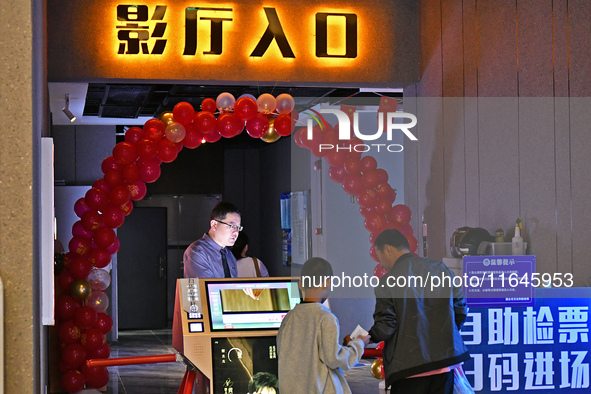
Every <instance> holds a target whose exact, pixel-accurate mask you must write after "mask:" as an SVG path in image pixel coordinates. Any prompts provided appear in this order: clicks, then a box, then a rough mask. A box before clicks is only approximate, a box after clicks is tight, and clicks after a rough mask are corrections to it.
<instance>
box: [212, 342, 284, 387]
mask: <svg viewBox="0 0 591 394" xmlns="http://www.w3.org/2000/svg"><path fill="white" fill-rule="evenodd" d="M211 351H212V358H213V360H212V361H213V392H214V393H223V394H242V393H247V392H249V391H248V384H249V382H250V381H251V379H252V377H253V376H254V375H256V374H272V375H274V376H275V377H277V342H276V339H275V337H274V336H270V337H250V338H243V337H237V338H212V339H211ZM255 380H256V379H255Z"/></svg>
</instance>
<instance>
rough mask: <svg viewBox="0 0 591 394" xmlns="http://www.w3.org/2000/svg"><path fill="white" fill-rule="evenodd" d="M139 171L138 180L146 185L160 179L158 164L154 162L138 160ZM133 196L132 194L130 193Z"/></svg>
mask: <svg viewBox="0 0 591 394" xmlns="http://www.w3.org/2000/svg"><path fill="white" fill-rule="evenodd" d="M137 166H138V168H139V169H140V180H141V181H143V182H146V183H153V182H156V181H157V180H158V178H160V174H161V170H160V164H159V163H158V162H157V161H155V160H143V159H142V160H138V164H137ZM132 194H133V193H132Z"/></svg>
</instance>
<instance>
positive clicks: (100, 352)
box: [87, 342, 111, 360]
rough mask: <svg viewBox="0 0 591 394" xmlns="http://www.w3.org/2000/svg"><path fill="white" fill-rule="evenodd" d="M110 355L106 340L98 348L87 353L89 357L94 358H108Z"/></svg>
mask: <svg viewBox="0 0 591 394" xmlns="http://www.w3.org/2000/svg"><path fill="white" fill-rule="evenodd" d="M110 355H111V347H110V346H109V344H108V343H107V342H105V343H103V344H102V345H101V346H100V347H99V348H98V349H95V350H93V351H91V352H88V353H87V356H88V358H89V359H91V360H92V359H95V358H109V356H110Z"/></svg>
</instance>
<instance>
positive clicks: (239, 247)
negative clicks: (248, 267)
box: [232, 230, 250, 260]
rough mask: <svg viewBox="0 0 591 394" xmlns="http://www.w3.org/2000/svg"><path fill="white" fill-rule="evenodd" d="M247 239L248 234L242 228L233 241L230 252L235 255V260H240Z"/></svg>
mask: <svg viewBox="0 0 591 394" xmlns="http://www.w3.org/2000/svg"><path fill="white" fill-rule="evenodd" d="M249 241H250V240H249V239H248V235H247V234H246V232H245V231H244V230H243V231H240V232H239V233H238V237H237V238H236V242H234V245H233V246H232V254H233V255H234V257H236V260H240V259H241V258H242V251H243V250H244V248H245V247H246V245H248V242H249Z"/></svg>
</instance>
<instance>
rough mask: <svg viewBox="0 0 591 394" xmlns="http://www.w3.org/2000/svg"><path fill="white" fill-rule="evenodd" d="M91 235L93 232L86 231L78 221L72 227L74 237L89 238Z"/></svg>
mask: <svg viewBox="0 0 591 394" xmlns="http://www.w3.org/2000/svg"><path fill="white" fill-rule="evenodd" d="M92 234H93V231H91V230H88V229H86V228H85V227H84V225H83V224H82V221H80V220H78V221H77V222H76V223H74V224H73V225H72V235H74V236H80V237H85V238H91V237H92Z"/></svg>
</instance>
